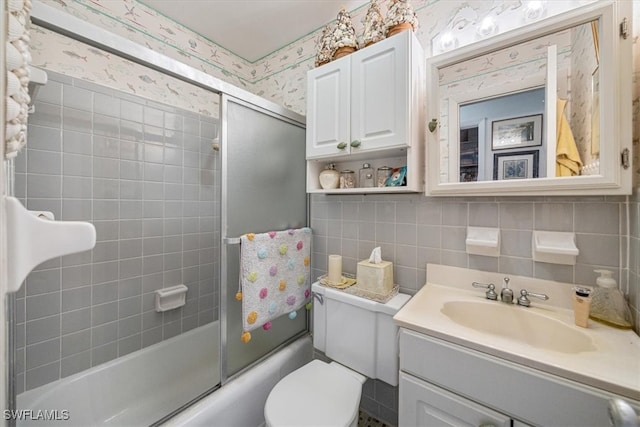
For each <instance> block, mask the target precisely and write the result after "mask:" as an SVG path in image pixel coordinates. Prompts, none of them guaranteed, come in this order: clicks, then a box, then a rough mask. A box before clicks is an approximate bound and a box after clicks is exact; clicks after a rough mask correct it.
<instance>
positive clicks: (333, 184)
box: [318, 163, 340, 190]
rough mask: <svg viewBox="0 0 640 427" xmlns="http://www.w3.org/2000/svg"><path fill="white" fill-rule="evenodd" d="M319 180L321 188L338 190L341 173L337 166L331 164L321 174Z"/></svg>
mask: <svg viewBox="0 0 640 427" xmlns="http://www.w3.org/2000/svg"><path fill="white" fill-rule="evenodd" d="M318 180H319V181H320V187H322V188H323V189H325V190H328V189H332V188H338V185H340V173H339V172H338V171H337V170H336V166H335V165H334V164H333V163H330V164H328V165H327V168H326V169H325V170H323V171H322V172H320V176H319V177H318Z"/></svg>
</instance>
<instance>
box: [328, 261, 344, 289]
mask: <svg viewBox="0 0 640 427" xmlns="http://www.w3.org/2000/svg"><path fill="white" fill-rule="evenodd" d="M328 276H329V281H330V282H333V283H340V282H342V257H341V256H340V255H329V273H328Z"/></svg>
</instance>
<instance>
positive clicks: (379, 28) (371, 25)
mask: <svg viewBox="0 0 640 427" xmlns="http://www.w3.org/2000/svg"><path fill="white" fill-rule="evenodd" d="M362 22H363V24H364V31H363V33H362V43H363V44H364V46H365V47H367V46H369V45H372V44H374V43H377V42H379V41H380V40H383V39H384V37H385V27H384V19H383V18H382V14H381V13H380V7H379V6H378V2H377V0H372V1H371V4H370V5H369V9H367V14H366V15H365V17H364V20H363V21H362Z"/></svg>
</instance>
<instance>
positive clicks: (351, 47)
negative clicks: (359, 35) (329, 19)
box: [329, 8, 358, 59]
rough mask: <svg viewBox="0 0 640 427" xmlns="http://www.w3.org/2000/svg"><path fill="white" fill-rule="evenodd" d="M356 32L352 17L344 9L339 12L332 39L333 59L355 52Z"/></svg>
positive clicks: (330, 46) (330, 45)
mask: <svg viewBox="0 0 640 427" xmlns="http://www.w3.org/2000/svg"><path fill="white" fill-rule="evenodd" d="M357 47H358V44H357V42H356V30H355V29H354V28H353V24H352V23H351V15H349V12H347V11H346V10H345V9H344V8H342V9H340V12H338V18H337V19H336V25H335V28H334V30H333V33H332V34H331V37H330V42H329V48H330V49H331V51H332V52H333V59H337V58H340V57H342V56H345V55H348V54H350V53H353V52H355V50H356V48H357Z"/></svg>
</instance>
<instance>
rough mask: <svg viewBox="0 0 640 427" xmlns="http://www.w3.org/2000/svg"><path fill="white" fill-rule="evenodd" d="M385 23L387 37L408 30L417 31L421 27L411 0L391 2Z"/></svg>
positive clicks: (392, 0) (394, 0) (393, 0)
mask: <svg viewBox="0 0 640 427" xmlns="http://www.w3.org/2000/svg"><path fill="white" fill-rule="evenodd" d="M384 23H385V27H386V28H387V37H391V36H392V35H394V34H398V33H399V32H402V31H406V30H414V31H415V30H416V29H418V26H419V25H420V24H419V23H418V17H417V16H416V13H415V12H414V11H413V8H412V7H411V3H410V2H409V0H391V5H390V6H389V10H388V11H387V17H386V19H385V21H384Z"/></svg>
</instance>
